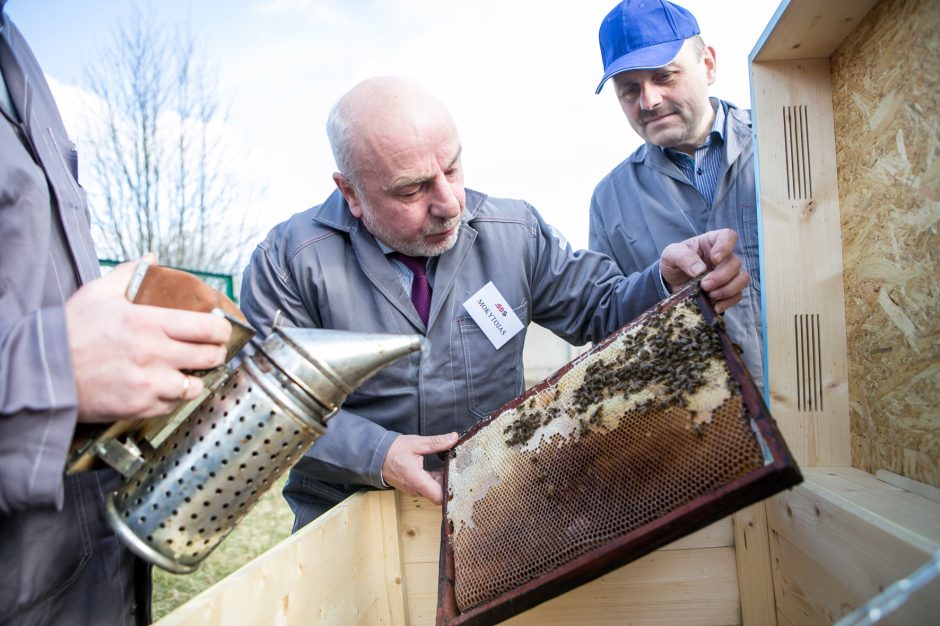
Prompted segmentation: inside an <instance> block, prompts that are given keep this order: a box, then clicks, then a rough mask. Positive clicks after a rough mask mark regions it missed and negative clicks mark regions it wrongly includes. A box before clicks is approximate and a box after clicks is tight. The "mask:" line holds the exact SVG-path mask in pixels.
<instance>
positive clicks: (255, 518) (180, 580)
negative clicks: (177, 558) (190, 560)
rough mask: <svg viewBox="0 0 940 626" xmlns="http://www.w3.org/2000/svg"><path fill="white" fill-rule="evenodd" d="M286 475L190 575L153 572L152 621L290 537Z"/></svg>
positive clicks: (291, 517) (154, 570) (155, 569)
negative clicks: (285, 496) (285, 488)
mask: <svg viewBox="0 0 940 626" xmlns="http://www.w3.org/2000/svg"><path fill="white" fill-rule="evenodd" d="M286 477H287V475H286V474H285V475H284V476H282V477H281V479H280V480H279V481H278V482H277V483H276V484H275V485H274V486H273V487H272V488H271V489H270V490H269V491H268V492H267V493H266V494H264V496H262V498H261V500H260V501H259V502H258V504H257V505H255V507H254V508H253V509H252V510H251V511H250V512H249V513H248V515H246V516H245V518H244V519H243V520H242V521H241V523H240V524H239V525H238V526H237V527H236V528H235V530H233V531H232V532H231V534H230V535H229V536H228V537H226V538H225V540H224V541H222V543H221V544H220V545H219V547H218V548H216V549H215V551H214V552H212V554H210V555H209V557H208V558H207V559H206V560H205V561H203V562H202V563H201V564H200V565H199V568H198V569H196V571H195V572H193V573H192V574H170V573H169V572H166V571H164V570H162V569H160V568H159V567H154V569H153V619H154V621H156V620H158V619H160V618H161V617H163V616H164V615H166V614H167V613H170V612H171V611H173V609H175V608H177V607H178V606H180V605H182V604H183V603H185V602H186V601H187V600H189V599H190V598H192V597H193V596H195V595H196V594H198V593H200V592H201V591H202V590H204V589H206V588H208V587H211V586H212V585H213V584H215V583H216V582H218V581H220V580H222V579H223V578H225V577H226V576H228V575H229V574H231V573H232V572H234V571H235V570H237V569H238V568H239V567H241V566H242V565H244V564H246V563H248V562H249V561H251V560H252V559H255V558H256V557H258V556H260V555H261V554H263V553H264V552H265V551H267V550H268V549H270V548H271V547H273V546H274V545H275V544H277V543H279V542H280V541H281V540H283V539H284V538H286V537H288V536H289V535H290V529H291V525H292V524H293V523H294V515H293V513H291V510H290V507H289V506H288V505H287V502H286V501H285V500H284V498H283V497H281V489H282V488H283V487H284V481H285V480H286Z"/></svg>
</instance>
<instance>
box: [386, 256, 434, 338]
mask: <svg viewBox="0 0 940 626" xmlns="http://www.w3.org/2000/svg"><path fill="white" fill-rule="evenodd" d="M395 258H396V259H397V260H399V261H401V262H402V263H404V264H405V267H407V268H408V269H410V270H411V273H412V274H413V277H412V279H411V302H412V304H414V305H415V309H416V310H417V311H418V316H419V317H420V318H421V321H422V322H424V325H425V326H427V325H428V316H429V315H430V314H431V284H430V283H429V282H428V273H427V263H428V257H426V256H408V255H405V254H402V253H401V252H396V253H395Z"/></svg>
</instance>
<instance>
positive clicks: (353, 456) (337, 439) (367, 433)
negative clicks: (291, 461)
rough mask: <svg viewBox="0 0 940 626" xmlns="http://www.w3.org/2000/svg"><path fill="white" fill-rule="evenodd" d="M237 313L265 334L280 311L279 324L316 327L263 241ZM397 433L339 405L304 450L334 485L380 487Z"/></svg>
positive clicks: (315, 316) (313, 313)
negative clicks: (325, 427)
mask: <svg viewBox="0 0 940 626" xmlns="http://www.w3.org/2000/svg"><path fill="white" fill-rule="evenodd" d="M240 305H241V309H242V312H243V313H244V314H245V317H247V318H248V321H249V322H250V323H251V325H252V326H253V327H254V329H255V330H256V331H257V332H258V333H259V334H260V335H261V336H262V337H264V336H267V335H268V334H270V332H271V330H272V325H273V323H274V320H275V316H277V313H278V311H280V317H279V322H278V323H279V324H286V325H289V326H294V327H297V328H322V324H321V321H320V316H319V312H318V311H317V309H316V307H315V306H314V305H313V303H309V305H308V303H305V302H304V299H303V298H302V297H301V295H300V294H299V293H298V291H297V289H296V288H295V284H294V281H293V277H292V276H291V275H290V272H289V271H288V270H286V269H285V267H284V266H283V265H282V264H281V263H280V262H279V258H278V251H277V250H276V247H275V246H274V245H272V244H271V239H268V240H266V241H265V242H263V243H262V244H261V245H259V246H258V248H257V249H256V250H255V252H254V254H253V255H252V257H251V261H250V262H249V264H248V267H247V268H246V269H245V273H244V276H243V278H242V288H241V300H240ZM398 436H399V434H398V433H395V432H393V431H390V430H387V429H385V428H383V427H381V426H379V425H378V424H376V423H374V422H372V421H370V420H367V419H365V418H364V417H361V416H359V415H356V414H355V413H351V412H349V411H346V410H343V409H340V410H339V411H337V413H336V414H335V415H334V416H333V417H332V418H330V420H329V421H328V423H327V432H326V434H324V435H323V436H322V437H320V438H319V439H318V440H317V441H316V442H315V443H314V445H313V446H312V447H311V448H310V450H308V451H307V453H306V455H305V456H307V457H308V458H310V459H312V460H313V461H314V462H315V465H316V468H317V471H318V474H319V476H318V477H320V478H322V479H323V480H327V481H329V482H336V483H355V484H364V485H372V486H373V487H384V486H385V483H384V482H383V480H382V463H383V462H384V460H385V455H386V453H387V452H388V448H389V446H391V445H392V442H393V441H394V440H395V439H396V438H397V437H398Z"/></svg>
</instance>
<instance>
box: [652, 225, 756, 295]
mask: <svg viewBox="0 0 940 626" xmlns="http://www.w3.org/2000/svg"><path fill="white" fill-rule="evenodd" d="M737 240H738V234H737V233H736V232H734V231H733V230H731V229H728V228H724V229H722V230H712V231H709V232H707V233H705V234H703V235H698V236H697V237H692V238H691V239H686V240H685V241H682V242H679V243H673V244H669V245H668V246H666V248H665V249H663V254H662V257H660V260H659V271H660V272H661V273H662V275H663V280H664V281H666V283H667V284H668V285H669V288H670V291H675V290H676V289H677V288H678V287H681V286H682V285H684V284H685V283H687V282H689V280H691V279H692V278H695V277H696V276H701V275H702V274H705V272H706V271H707V272H708V273H707V274H705V275H704V276H703V278H702V282H701V286H702V290H703V291H705V293H707V294H708V297H709V298H711V301H712V302H713V303H714V305H715V311H717V312H718V313H723V312H724V311H727V310H728V309H729V308H731V307H732V306H733V305H734V304H737V302H738V301H739V300H740V299H741V292H742V291H744V288H745V287H747V284H748V282H749V281H750V280H751V277H750V276H748V273H747V272H746V271H744V270H743V269H742V267H741V259H739V258H738V257H737V255H735V254H734V244H735V243H736V242H737Z"/></svg>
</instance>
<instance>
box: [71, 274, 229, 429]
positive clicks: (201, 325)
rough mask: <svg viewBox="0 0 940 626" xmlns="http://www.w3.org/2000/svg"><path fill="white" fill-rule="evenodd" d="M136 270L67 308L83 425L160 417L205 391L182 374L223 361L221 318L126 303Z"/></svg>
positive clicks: (100, 283) (92, 288)
mask: <svg viewBox="0 0 940 626" xmlns="http://www.w3.org/2000/svg"><path fill="white" fill-rule="evenodd" d="M134 266H135V264H134V263H124V264H122V265H119V266H118V267H116V268H114V270H112V271H111V272H110V273H109V274H108V275H107V276H105V277H103V278H100V279H98V280H95V281H92V282H90V283H88V284H87V285H84V286H83V287H82V288H81V289H79V290H78V291H76V292H75V293H74V294H73V295H72V297H70V298H69V299H68V301H66V303H65V319H66V326H67V328H68V337H69V348H70V350H71V353H72V367H73V370H74V371H75V382H76V386H77V388H78V409H79V416H78V419H79V421H81V422H112V421H115V420H120V419H135V418H141V417H152V416H155V415H165V414H167V413H169V412H170V411H171V410H173V409H174V408H175V407H176V406H177V405H178V404H179V403H180V402H181V401H183V400H191V399H193V398H195V397H196V396H198V395H199V394H200V393H201V392H202V381H201V380H199V379H198V378H196V377H194V376H186V375H185V374H183V373H182V372H180V370H183V369H193V370H203V369H209V368H212V367H215V366H216V365H220V364H221V363H222V362H223V361H224V360H225V345H224V344H225V342H226V341H228V338H229V335H231V332H232V327H231V325H230V324H229V323H228V322H227V321H226V320H225V319H224V318H222V317H218V316H216V315H212V314H209V313H194V312H192V311H180V310H176V309H166V308H161V307H152V306H144V305H140V304H131V303H130V302H128V301H127V298H126V297H125V295H124V294H125V290H126V289H127V284H128V281H129V280H130V277H131V275H132V274H133V272H134Z"/></svg>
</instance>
